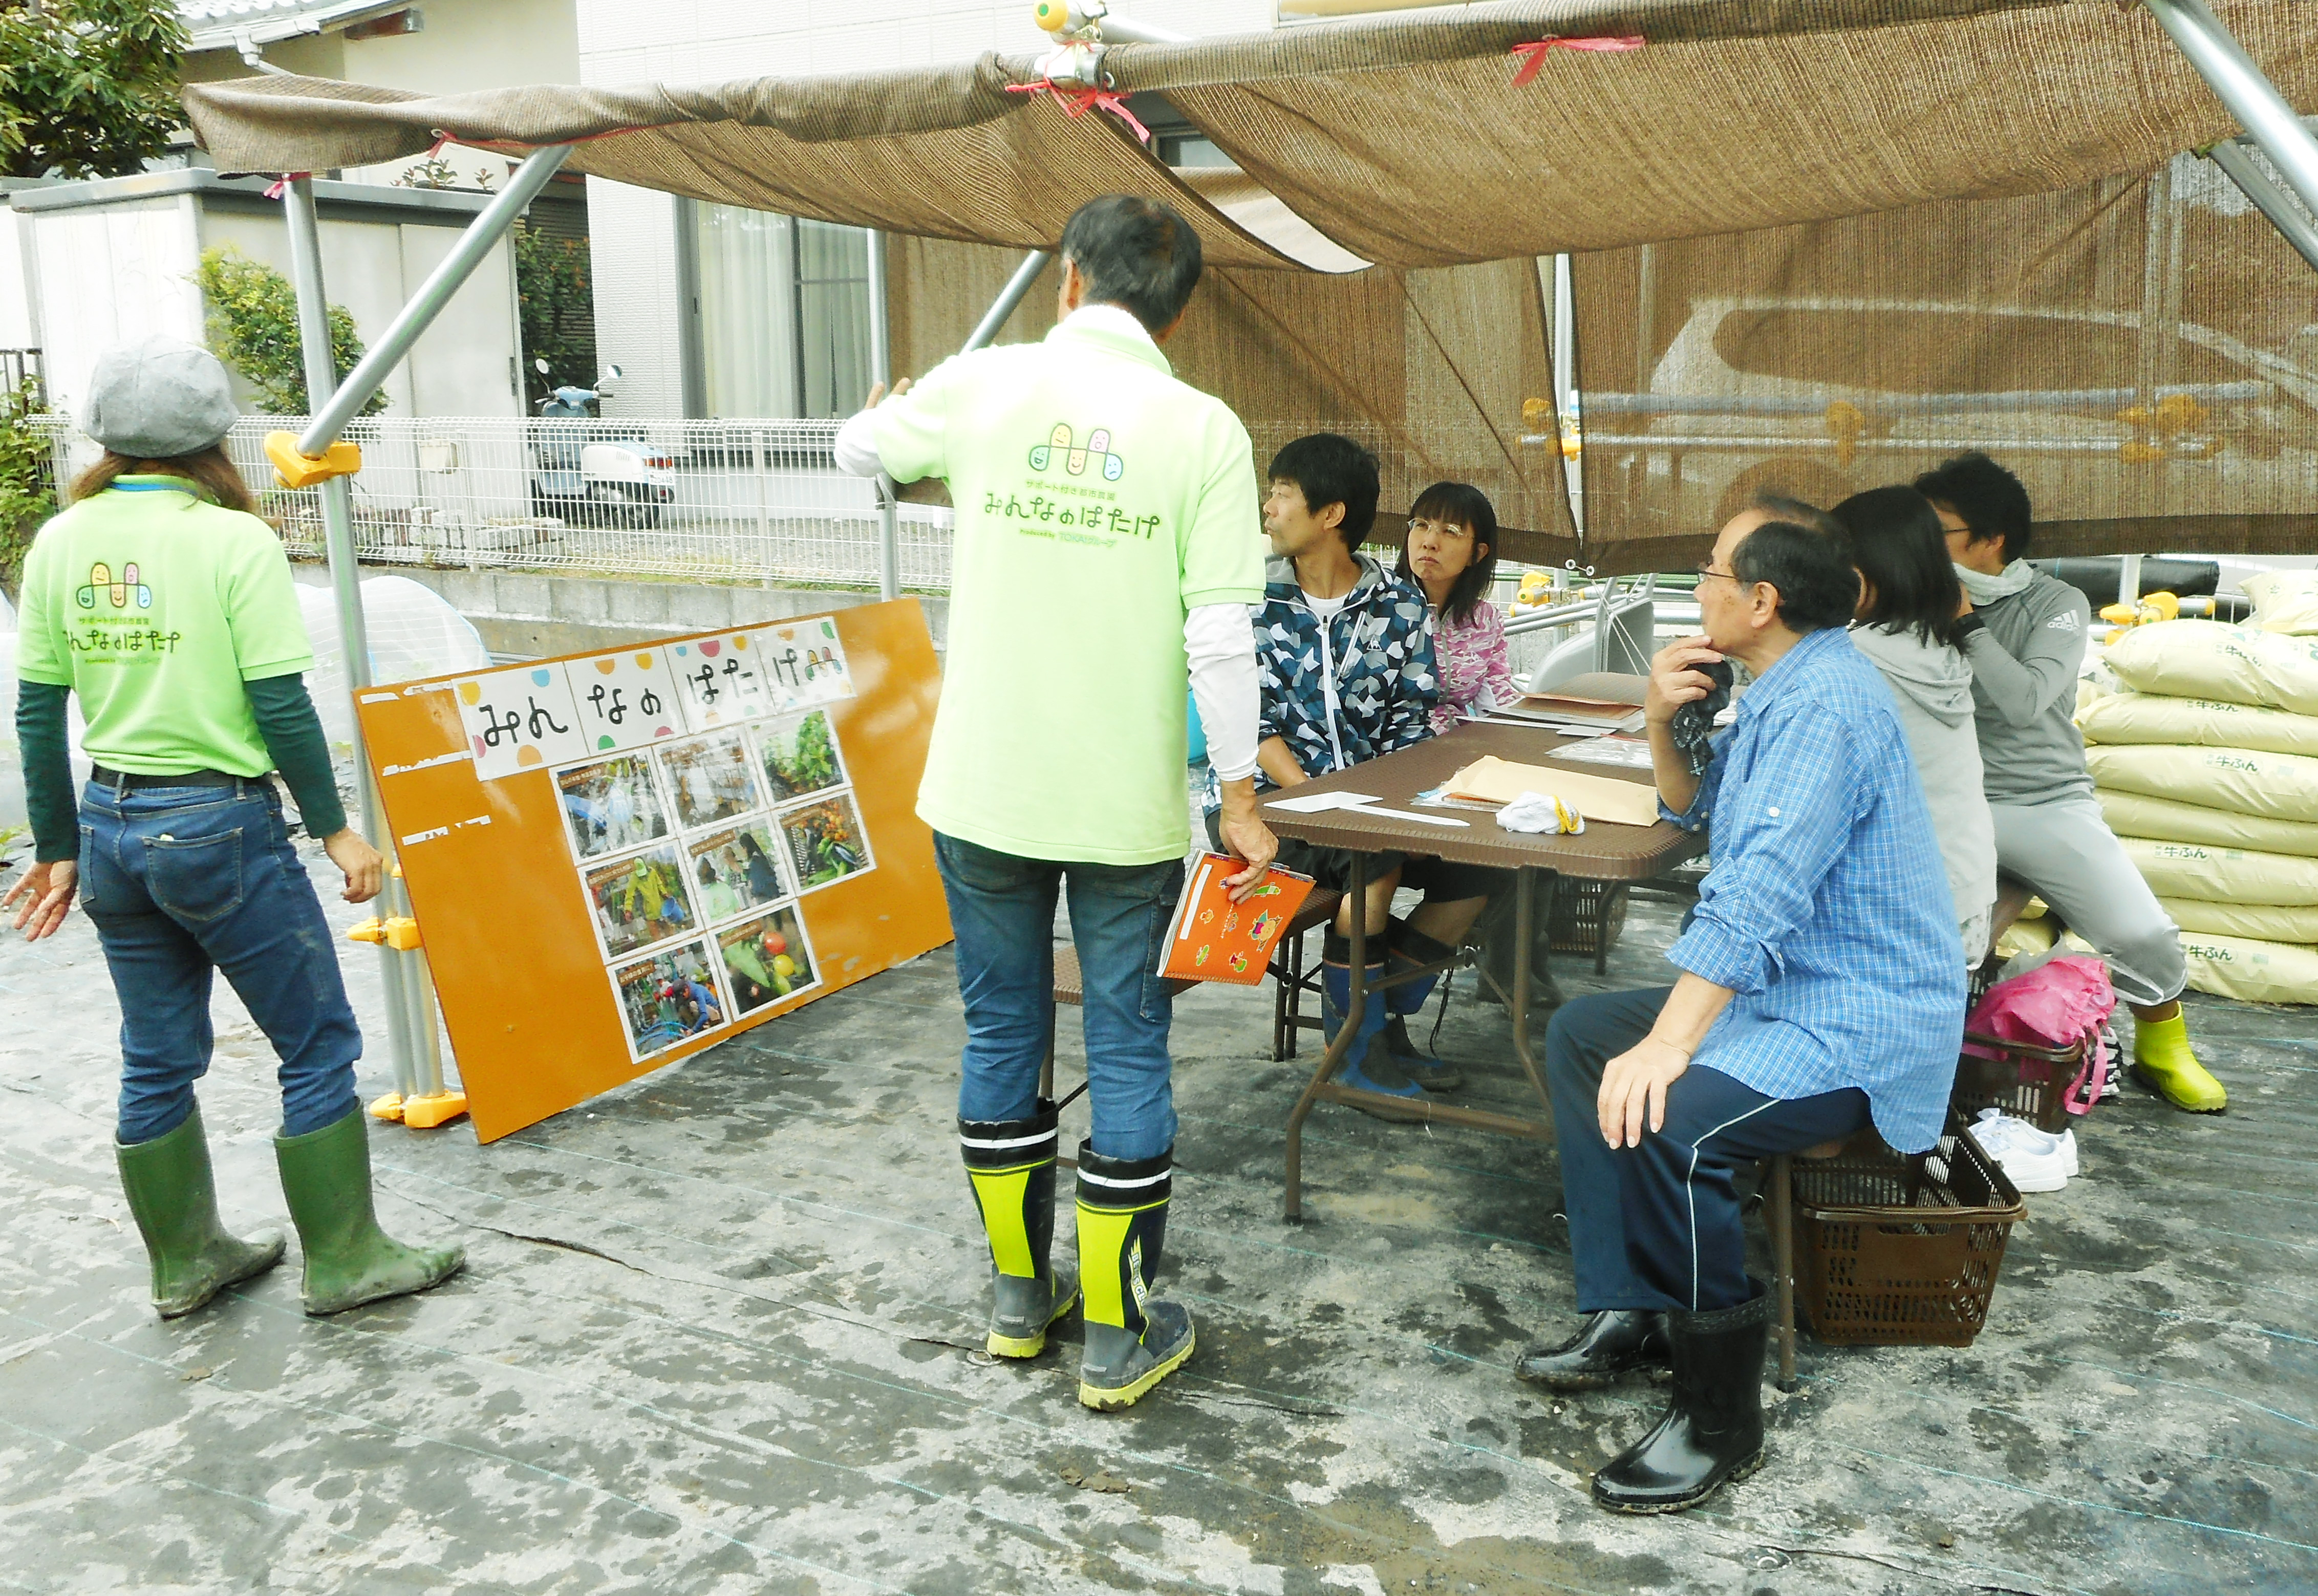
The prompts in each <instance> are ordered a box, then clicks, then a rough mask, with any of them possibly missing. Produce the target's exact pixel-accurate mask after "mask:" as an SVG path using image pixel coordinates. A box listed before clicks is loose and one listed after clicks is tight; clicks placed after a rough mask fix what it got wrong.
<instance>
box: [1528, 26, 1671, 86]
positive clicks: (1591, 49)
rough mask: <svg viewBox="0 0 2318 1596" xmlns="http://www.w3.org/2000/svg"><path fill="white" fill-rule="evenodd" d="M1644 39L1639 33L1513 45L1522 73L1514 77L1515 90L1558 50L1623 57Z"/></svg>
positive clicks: (1535, 41)
mask: <svg viewBox="0 0 2318 1596" xmlns="http://www.w3.org/2000/svg"><path fill="white" fill-rule="evenodd" d="M1644 42H1645V40H1643V38H1642V36H1641V35H1640V34H1639V33H1625V34H1619V35H1616V36H1610V35H1604V36H1603V37H1601V38H1597V39H1540V40H1534V41H1533V42H1532V43H1529V44H1516V45H1514V48H1513V53H1514V55H1516V56H1519V57H1520V58H1521V63H1522V64H1521V70H1520V71H1518V72H1516V73H1514V87H1515V88H1520V87H1522V86H1523V85H1525V84H1527V83H1528V82H1529V81H1530V80H1531V79H1532V78H1533V77H1535V76H1537V75H1538V73H1539V72H1540V71H1541V69H1542V68H1543V67H1544V66H1545V58H1546V57H1547V56H1548V55H1549V54H1550V53H1551V52H1552V51H1554V50H1557V49H1575V50H1583V51H1585V52H1586V54H1588V55H1596V56H1616V55H1623V54H1624V53H1625V52H1626V51H1628V50H1630V49H1641V48H1642V45H1643V43H1644Z"/></svg>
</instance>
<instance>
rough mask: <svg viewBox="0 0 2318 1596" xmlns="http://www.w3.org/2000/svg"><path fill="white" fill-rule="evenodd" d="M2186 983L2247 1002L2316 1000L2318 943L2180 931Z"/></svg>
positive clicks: (2311, 1001)
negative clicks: (2296, 943) (2183, 933)
mask: <svg viewBox="0 0 2318 1596" xmlns="http://www.w3.org/2000/svg"><path fill="white" fill-rule="evenodd" d="M2181 952H2182V954H2183V955H2185V956H2186V957H2187V958H2188V964H2189V984H2190V985H2191V986H2194V987H2196V988H2197V990H2198V991H2201V992H2211V993H2213V994H2214V996H2215V997H2217V998H2235V999H2237V1000H2239V1001H2241V1002H2245V1003H2318V947H2297V946H2294V945H2293V944H2292V943H2287V942H2256V941H2254V940H2252V939H2251V938H2250V937H2182V938H2181Z"/></svg>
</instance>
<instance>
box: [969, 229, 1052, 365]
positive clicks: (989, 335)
mask: <svg viewBox="0 0 2318 1596" xmlns="http://www.w3.org/2000/svg"><path fill="white" fill-rule="evenodd" d="M1046 269H1047V251H1045V250H1043V249H1034V250H1032V251H1030V253H1029V254H1028V255H1026V256H1023V257H1022V264H1021V265H1019V266H1017V267H1015V268H1014V275H1012V276H1011V277H1009V278H1008V279H1007V280H1006V286H1005V287H1004V288H1002V289H1001V290H999V291H998V298H997V299H996V300H993V301H992V302H991V306H990V309H989V311H988V312H987V313H986V314H984V317H983V318H982V319H981V320H980V321H979V322H977V323H975V328H974V331H973V333H972V334H971V335H970V336H968V337H967V338H966V347H965V348H963V349H961V350H959V351H958V353H959V354H973V353H974V352H975V350H977V349H980V348H983V347H984V346H986V345H988V344H989V343H990V342H991V340H993V339H994V338H995V337H997V336H998V329H999V328H1000V327H1004V326H1005V325H1006V318H1008V317H1010V316H1011V315H1013V314H1014V311H1015V308H1016V307H1017V306H1019V305H1020V304H1021V302H1022V300H1023V299H1024V297H1025V296H1027V295H1028V294H1029V291H1030V284H1032V283H1033V282H1037V281H1038V273H1041V272H1043V271H1045V270H1046Z"/></svg>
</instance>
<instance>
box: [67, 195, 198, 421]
mask: <svg viewBox="0 0 2318 1596" xmlns="http://www.w3.org/2000/svg"><path fill="white" fill-rule="evenodd" d="M30 220H31V226H32V241H33V250H34V254H35V258H36V260H37V262H38V266H37V270H38V272H39V274H40V283H41V286H42V289H43V293H42V298H41V305H40V337H41V359H42V363H44V365H45V366H46V367H47V371H48V386H49V403H50V404H51V405H53V406H55V407H56V408H59V409H66V410H77V409H78V408H80V405H81V401H82V399H83V397H84V396H85V394H86V393H87V391H88V380H89V377H90V375H91V373H92V372H94V371H95V369H96V361H97V356H99V355H100V354H103V353H104V351H106V350H107V349H110V348H111V347H112V346H113V345H116V344H123V343H127V342H129V341H130V340H131V339H134V338H146V337H152V336H157V335H158V336H166V337H172V338H183V339H184V340H186V341H187V342H189V343H194V344H199V343H202V342H205V339H204V338H203V336H202V292H201V290H200V289H199V288H197V287H195V286H194V283H193V269H194V265H195V261H196V257H197V256H199V254H200V253H201V246H200V242H199V235H198V230H197V227H196V224H195V221H194V216H193V196H192V195H190V194H172V195H166V196H163V197H160V198H157V199H152V200H145V201H139V202H133V203H129V204H122V205H115V206H108V207H106V208H104V209H103V210H91V211H38V212H34V213H32V214H31V217H30Z"/></svg>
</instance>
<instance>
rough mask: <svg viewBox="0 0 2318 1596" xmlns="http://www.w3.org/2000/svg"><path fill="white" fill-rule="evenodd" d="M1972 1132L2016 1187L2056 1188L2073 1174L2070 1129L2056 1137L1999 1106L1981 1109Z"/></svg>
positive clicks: (2073, 1148) (2074, 1143) (2074, 1162)
mask: <svg viewBox="0 0 2318 1596" xmlns="http://www.w3.org/2000/svg"><path fill="white" fill-rule="evenodd" d="M1972 1140H1973V1141H1975V1142H1978V1143H1980V1145H1981V1151H1982V1152H1986V1153H1987V1154H1988V1156H1989V1157H1990V1158H1992V1159H1994V1160H1995V1161H1997V1163H1998V1164H1999V1166H2000V1167H2001V1168H2002V1169H2003V1170H2004V1173H2005V1176H2006V1177H2007V1178H2008V1179H2010V1180H2011V1182H2012V1184H2013V1187H2014V1188H2015V1189H2016V1190H2018V1191H2022V1192H2030V1191H2058V1190H2060V1189H2061V1188H2062V1187H2064V1186H2066V1185H2068V1183H2069V1177H2070V1176H2071V1175H2073V1174H2075V1173H2076V1165H2077V1138H2076V1134H2075V1133H2074V1132H2073V1131H2062V1133H2061V1134H2059V1135H2057V1136H2055V1135H2053V1134H2049V1133H2047V1132H2044V1131H2040V1130H2038V1129H2037V1128H2036V1127H2035V1125H2030V1124H2029V1123H2028V1122H2027V1121H2026V1120H2025V1119H2019V1118H2016V1117H2015V1116H2012V1115H2009V1114H2007V1113H2005V1112H2004V1111H2003V1110H2001V1109H1999V1108H1982V1109H1981V1111H1980V1118H1979V1120H1978V1121H1977V1122H1976V1123H1974V1125H1972Z"/></svg>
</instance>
